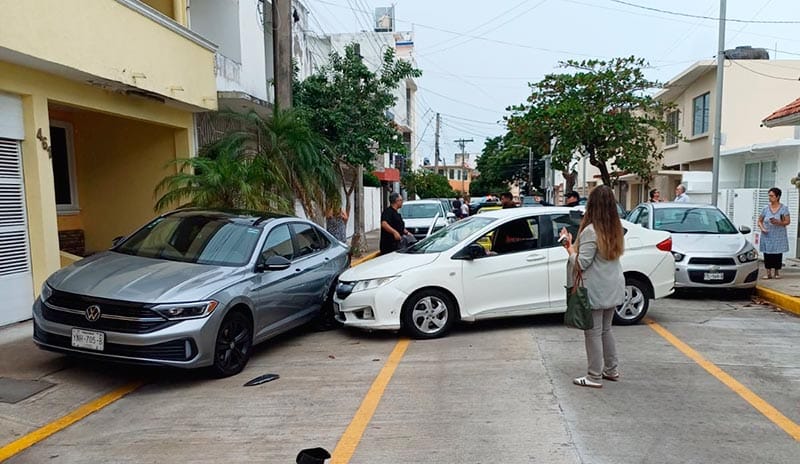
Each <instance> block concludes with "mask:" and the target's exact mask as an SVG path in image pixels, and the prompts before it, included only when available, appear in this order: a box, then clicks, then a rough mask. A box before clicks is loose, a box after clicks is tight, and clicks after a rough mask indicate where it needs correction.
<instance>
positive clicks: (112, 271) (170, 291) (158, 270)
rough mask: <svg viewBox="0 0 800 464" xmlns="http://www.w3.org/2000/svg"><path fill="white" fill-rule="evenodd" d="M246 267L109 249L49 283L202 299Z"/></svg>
mask: <svg viewBox="0 0 800 464" xmlns="http://www.w3.org/2000/svg"><path fill="white" fill-rule="evenodd" d="M244 272H245V271H244V270H243V269H242V268H235V267H222V266H209V265H204V264H193V263H181V262H177V261H167V260H163V259H153V258H143V257H139V256H131V255H126V254H122V253H115V252H112V251H106V252H103V253H98V254H96V255H93V256H91V257H89V258H86V259H84V260H81V261H79V262H77V263H75V264H72V265H70V266H67V267H65V268H64V269H61V270H60V271H58V272H56V273H55V274H53V275H52V276H50V277H49V278H48V279H47V283H48V285H50V286H51V287H52V288H54V289H56V290H61V291H64V292H69V293H76V294H79V295H87V296H94V297H98V298H108V299H113V300H124V301H135V302H140V303H173V302H187V301H200V300H203V299H206V298H208V297H209V296H211V295H213V294H214V293H216V292H218V291H220V290H222V289H224V288H226V287H227V286H229V285H230V284H232V283H234V282H236V281H237V280H239V279H240V278H241V277H242V275H243V274H244Z"/></svg>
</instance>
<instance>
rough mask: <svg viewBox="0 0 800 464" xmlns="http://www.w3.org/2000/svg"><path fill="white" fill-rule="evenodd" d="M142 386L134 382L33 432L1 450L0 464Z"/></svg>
mask: <svg viewBox="0 0 800 464" xmlns="http://www.w3.org/2000/svg"><path fill="white" fill-rule="evenodd" d="M142 385H144V382H133V383H129V384H127V385H124V386H122V387H120V388H117V389H116V390H114V391H112V392H111V393H108V394H105V395H103V396H101V397H100V398H97V399H96V400H94V401H91V402H89V403H86V404H84V405H83V406H81V407H80V408H78V409H76V410H74V411H72V412H71V413H69V414H67V415H66V416H64V417H62V418H60V419H57V420H55V421H53V422H51V423H49V424H47V425H44V426H42V427H40V428H38V429H36V430H34V431H33V432H31V433H29V434H27V435H25V436H23V437H20V438H18V439H16V440H14V441H12V442H11V443H9V444H7V445H5V446H3V447H2V448H0V462H3V461H5V460H6V459H8V458H10V457H12V456H14V455H16V454H18V453H20V452H21V451H23V450H25V449H27V448H30V447H31V446H33V445H35V444H36V443H39V442H40V441H42V440H44V439H45V438H47V437H49V436H51V435H53V434H55V433H57V432H60V431H61V430H64V429H65V428H67V427H69V426H70V425H72V424H74V423H75V422H78V421H79V420H81V419H83V418H84V417H86V416H88V415H89V414H92V413H94V412H97V411H99V410H101V409H103V408H105V407H106V406H108V405H109V404H111V403H113V402H115V401H117V400H119V399H121V398H122V397H124V396H125V395H127V394H129V393H131V392H133V391H135V390H136V389H137V388H139V387H141V386H142Z"/></svg>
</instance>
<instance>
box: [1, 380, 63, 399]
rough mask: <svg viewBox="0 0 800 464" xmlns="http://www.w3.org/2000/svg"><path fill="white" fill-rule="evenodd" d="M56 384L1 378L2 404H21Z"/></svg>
mask: <svg viewBox="0 0 800 464" xmlns="http://www.w3.org/2000/svg"><path fill="white" fill-rule="evenodd" d="M53 385H55V384H52V383H50V382H45V381H44V380H19V379H10V378H8V377H0V403H11V404H14V403H19V402H20V401H22V400H24V399H25V398H28V397H29V396H33V395H35V394H37V393H39V392H40V391H44V390H47V389H48V388H50V387H52V386H53Z"/></svg>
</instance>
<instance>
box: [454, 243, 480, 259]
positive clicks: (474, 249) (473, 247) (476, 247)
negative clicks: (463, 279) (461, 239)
mask: <svg viewBox="0 0 800 464" xmlns="http://www.w3.org/2000/svg"><path fill="white" fill-rule="evenodd" d="M484 256H486V249H485V248H483V247H482V246H481V245H480V244H478V243H470V244H469V245H467V247H466V248H464V249H463V250H461V251H459V252H458V253H456V254H454V255H453V259H466V260H469V261H471V260H473V259H477V258H483V257H484Z"/></svg>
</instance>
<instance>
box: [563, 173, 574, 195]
mask: <svg viewBox="0 0 800 464" xmlns="http://www.w3.org/2000/svg"><path fill="white" fill-rule="evenodd" d="M561 175H562V176H563V177H564V193H568V192H571V191H573V190H575V181H576V180H577V178H578V173H577V172H575V171H561Z"/></svg>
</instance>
